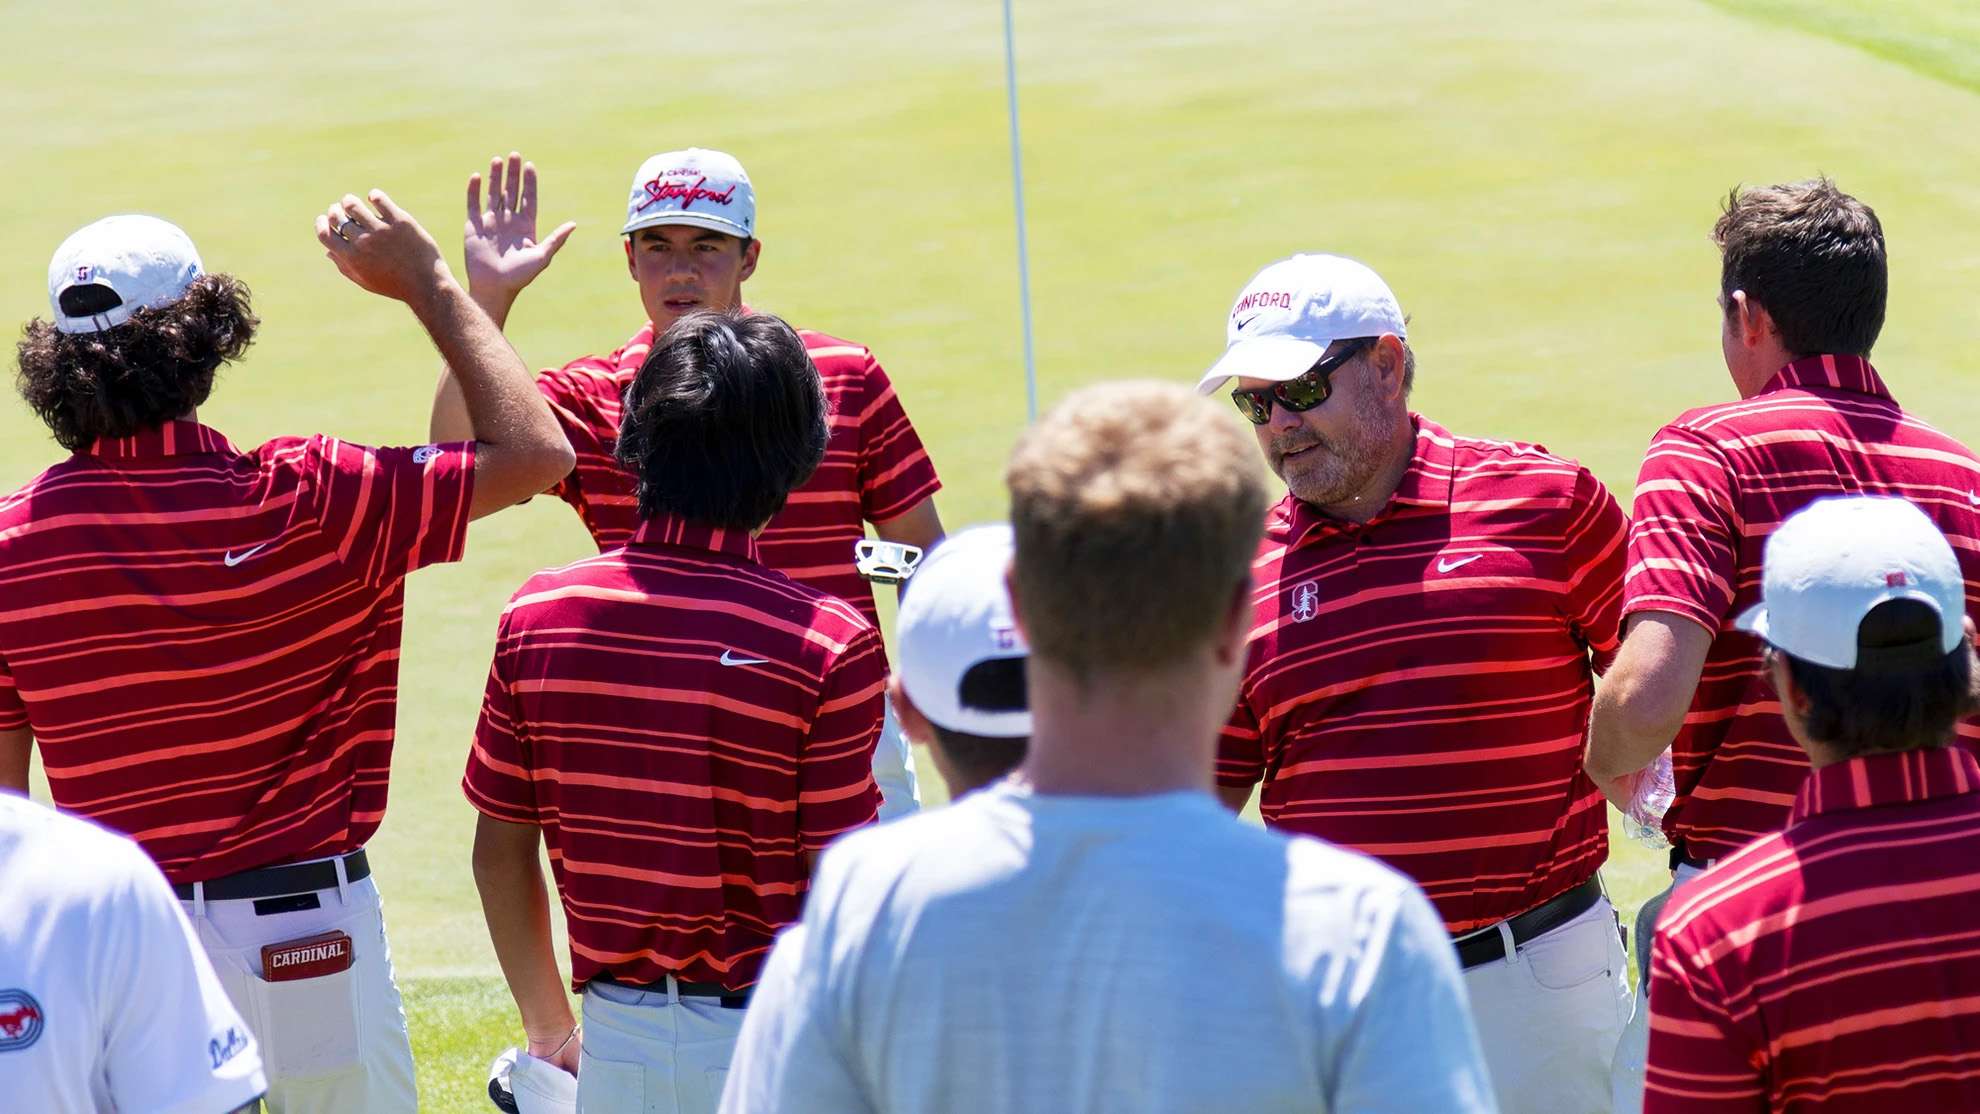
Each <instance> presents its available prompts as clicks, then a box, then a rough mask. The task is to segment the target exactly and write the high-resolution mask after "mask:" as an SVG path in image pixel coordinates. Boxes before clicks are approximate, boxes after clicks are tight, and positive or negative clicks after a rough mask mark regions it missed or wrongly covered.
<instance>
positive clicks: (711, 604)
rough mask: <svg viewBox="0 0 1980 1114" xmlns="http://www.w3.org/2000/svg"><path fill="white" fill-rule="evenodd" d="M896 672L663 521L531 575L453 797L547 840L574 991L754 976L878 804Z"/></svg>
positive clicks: (830, 613)
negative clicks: (820, 871)
mask: <svg viewBox="0 0 1980 1114" xmlns="http://www.w3.org/2000/svg"><path fill="white" fill-rule="evenodd" d="M886 673H887V663H886V659H885V658H884V657H883V656H882V654H881V649H880V636H879V634H878V633H877V632H876V631H875V630H874V628H873V627H872V626H871V625H869V624H868V623H867V622H866V621H865V620H864V619H863V618H861V617H860V615H859V613H858V612H857V611H855V610H853V608H852V607H851V606H850V605H848V604H847V603H845V602H844V601H842V600H838V599H834V598H833V597H831V596H828V595H826V594H825V593H823V592H820V591H818V590H817V589H815V588H811V587H809V586H807V585H803V584H798V583H796V582H794V581H792V580H791V579H789V578H788V577H786V576H784V575H783V574H782V573H779V572H774V571H772V570H770V569H766V568H764V567H763V566H762V565H761V564H760V563H759V560H758V557H757V553H756V547H755V546H754V545H753V544H752V543H751V541H750V538H749V535H748V534H747V533H746V532H744V531H739V530H719V529H713V528H710V527H706V526H697V525H694V524H692V523H688V522H684V521H682V520H680V519H676V518H670V517H663V518H657V519H653V520H650V521H648V522H646V523H645V524H644V525H642V526H641V527H640V528H639V530H638V531H637V532H636V533H635V534H634V535H633V537H632V540H631V541H630V542H629V543H628V544H627V545H626V546H625V548H623V549H614V550H610V551H608V552H606V553H604V554H603V555H601V556H598V557H593V558H588V559H586V560H583V561H579V562H577V563H576V564H573V565H567V566H565V567H564V568H561V569H551V570H548V571H546V572H542V573H539V574H537V575H536V576H535V577H533V578H531V579H530V581H529V582H528V583H526V584H524V585H523V587H522V590H521V591H519V592H517V593H516V595H515V598H514V599H513V600H511V601H510V603H509V608H508V610H507V611H506V612H504V613H503V615H502V622H501V629H500V632H499V634H498V635H497V638H496V643H495V664H494V666H493V668H492V669H491V670H490V671H489V677H488V691H487V697H486V700H485V701H484V703H483V705H482V711H481V723H480V726H479V727H478V728H477V729H476V732H475V740H474V749H473V752H472V753H471V754H470V755H469V757H468V764H467V775H466V777H465V778H464V779H463V781H462V786H463V788H464V789H465V790H466V792H467V797H468V800H469V801H471V802H472V803H473V804H474V806H475V807H476V808H477V809H480V810H481V811H482V812H484V813H486V814H487V815H489V816H491V817H493V818H495V819H497V820H503V821H507V822H509V823H512V824H531V825H536V826H539V827H541V828H542V829H543V835H544V841H545V842H546V843H547V844H549V848H550V865H551V868H552V870H553V871H554V872H555V874H556V877H557V889H558V892H559V893H561V894H562V895H563V901H564V912H565V914H566V915H567V918H568V920H569V923H570V943H571V981H572V985H573V986H582V985H583V984H584V983H586V982H589V981H590V980H592V979H594V978H597V977H599V976H602V975H609V976H612V977H614V978H616V979H619V980H622V981H626V982H639V983H645V982H657V981H659V980H660V979H661V978H662V977H664V976H665V975H667V974H669V973H672V974H673V975H674V976H675V977H677V978H680V979H684V980H686V981H689V982H712V983H721V984H722V985H724V986H727V987H729V988H730V989H732V990H741V989H743V988H745V987H747V986H750V985H751V984H753V983H754V982H755V981H756V973H757V969H758V968H759V967H760V966H761V965H762V962H763V957H764V955H765V954H766V953H767V952H768V951H769V949H770V944H771V941H772V939H773V938H774V937H775V936H776V934H777V931H778V930H779V929H781V928H783V927H784V926H785V925H788V924H790V923H792V922H793V921H795V920H797V918H798V911H799V909H800V907H801V906H802V904H803V902H804V894H805V890H806V888H807V886H808V885H809V884H810V877H811V869H810V863H809V859H810V857H811V856H812V855H814V854H815V853H817V852H818V851H819V850H821V849H822V848H824V846H825V845H826V844H827V843H829V842H830V841H831V840H832V839H833V837H835V836H838V835H839V834H841V833H843V832H845V831H847V830H849V829H852V828H856V827H858V826H860V825H862V824H866V823H869V822H871V821H872V820H873V818H874V816H875V813H876V812H877V810H878V809H879V805H880V792H879V789H878V788H877V787H875V785H874V783H873V769H872V767H873V747H874V744H875V742H876V741H878V739H879V737H880V719H881V701H882V695H881V694H882V690H883V689H884V687H885V682H886Z"/></svg>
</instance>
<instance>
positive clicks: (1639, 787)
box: [1623, 749, 1677, 851]
mask: <svg viewBox="0 0 1980 1114" xmlns="http://www.w3.org/2000/svg"><path fill="white" fill-rule="evenodd" d="M1676 796H1677V779H1676V776H1675V775H1674V774H1673V773H1672V772H1671V752H1670V751H1669V750H1668V749H1666V750H1665V751H1664V753H1662V754H1660V755H1658V756H1657V760H1656V761H1655V762H1652V763H1650V765H1649V767H1648V768H1647V769H1645V770H1644V771H1643V772H1642V774H1640V775H1638V776H1637V779H1636V788H1635V790H1634V791H1633V792H1632V793H1631V794H1630V798H1629V809H1628V810H1627V811H1626V812H1625V813H1624V814H1623V831H1625V832H1627V833H1629V838H1631V839H1633V840H1635V841H1636V842H1638V843H1641V844H1642V845H1644V846H1645V847H1648V848H1650V849H1651V850H1654V851H1662V850H1664V849H1665V848H1667V847H1669V846H1670V845H1671V841H1670V840H1669V839H1667V838H1665V836H1664V812H1665V811H1666V810H1668V809H1669V808H1670V807H1671V799H1672V798H1673V797H1676Z"/></svg>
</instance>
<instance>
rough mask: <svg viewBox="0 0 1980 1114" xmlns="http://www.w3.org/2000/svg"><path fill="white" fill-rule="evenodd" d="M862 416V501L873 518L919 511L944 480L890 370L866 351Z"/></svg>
mask: <svg viewBox="0 0 1980 1114" xmlns="http://www.w3.org/2000/svg"><path fill="white" fill-rule="evenodd" d="M861 382H862V383H864V384H865V390H864V392H863V393H862V394H861V396H860V397H861V410H860V415H859V504H860V513H861V516H862V517H864V518H865V519H866V521H868V522H885V521H887V520H888V519H890V518H898V517H900V516H901V515H904V514H906V513H907V512H909V511H911V510H913V509H914V508H915V507H916V505H918V504H919V503H920V502H921V501H922V500H923V499H926V498H928V497H929V496H930V495H933V494H935V492H937V491H938V490H940V489H941V487H942V481H941V480H939V479H937V478H936V476H935V464H934V462H933V461H931V460H929V459H928V450H927V449H925V448H923V447H922V444H921V437H920V435H918V434H916V433H915V431H914V423H912V422H910V421H908V416H907V411H906V410H905V409H903V408H902V406H901V400H900V396H899V395H897V394H895V393H894V384H893V381H892V380H890V379H888V378H887V372H886V369H884V368H882V367H881V366H880V362H879V361H878V360H875V359H874V358H873V354H872V353H870V352H869V353H867V355H866V372H865V374H864V375H863V376H861Z"/></svg>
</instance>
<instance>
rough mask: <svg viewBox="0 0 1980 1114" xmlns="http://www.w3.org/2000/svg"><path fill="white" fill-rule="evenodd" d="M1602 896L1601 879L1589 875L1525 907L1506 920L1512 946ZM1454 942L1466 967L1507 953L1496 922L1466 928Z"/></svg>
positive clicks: (1554, 925) (1576, 914)
mask: <svg viewBox="0 0 1980 1114" xmlns="http://www.w3.org/2000/svg"><path fill="white" fill-rule="evenodd" d="M1600 900H1602V883H1601V882H1599V881H1597V880H1595V879H1594V878H1590V879H1589V880H1588V881H1586V882H1583V883H1582V884H1581V885H1579V886H1576V887H1575V888H1573V889H1571V890H1569V891H1568V892H1566V893H1564V894H1562V895H1560V896H1559V897H1556V898H1554V899H1553V900H1551V901H1545V902H1542V903H1540V904H1539V905H1536V906H1534V907H1533V908H1531V909H1528V910H1527V911H1526V912H1524V913H1521V914H1520V915H1519V916H1517V917H1514V918H1512V919H1511V920H1509V921H1506V922H1505V924H1506V926H1507V927H1508V928H1510V929H1512V938H1513V947H1514V948H1515V949H1517V948H1518V947H1519V946H1520V945H1522V944H1525V943H1526V942H1527V941H1529V940H1531V939H1533V938H1534V937H1536V936H1544V935H1546V934H1547V933H1549V932H1552V931H1553V930H1555V929H1557V928H1559V927H1561V926H1562V925H1564V924H1566V923H1568V922H1569V921H1571V920H1573V919H1575V918H1576V917H1579V916H1580V915H1582V914H1583V913H1586V912H1588V911H1589V910H1590V909H1593V908H1595V903H1596V902H1598V901H1600ZM1451 943H1452V944H1454V945H1456V946H1457V954H1458V966H1460V967H1463V968H1464V969H1465V970H1467V971H1469V970H1471V969H1472V968H1473V967H1479V966H1482V965H1484V964H1487V963H1490V962H1492V961H1493V960H1497V959H1504V958H1505V957H1506V942H1505V938H1504V937H1502V936H1500V935H1499V926H1498V925H1496V924H1494V925H1487V926H1485V927H1484V928H1481V929H1479V930H1478V931H1476V932H1467V933H1465V934H1464V935H1463V936H1459V937H1457V938H1456V939H1454V940H1452V941H1451Z"/></svg>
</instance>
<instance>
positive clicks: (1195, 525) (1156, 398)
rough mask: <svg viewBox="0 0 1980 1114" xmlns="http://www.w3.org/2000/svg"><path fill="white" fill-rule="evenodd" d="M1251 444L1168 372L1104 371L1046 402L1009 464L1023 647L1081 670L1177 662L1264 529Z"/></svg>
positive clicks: (1197, 639) (1207, 625)
mask: <svg viewBox="0 0 1980 1114" xmlns="http://www.w3.org/2000/svg"><path fill="white" fill-rule="evenodd" d="M1257 451H1258V450H1257V447H1256V446H1255V445H1254V444H1253V443H1252V438H1250V437H1247V436H1246V435H1245V434H1244V432H1243V431H1241V430H1240V429H1239V428H1238V426H1237V423H1235V422H1233V421H1230V420H1228V419H1227V418H1226V417H1225V416H1224V415H1222V414H1221V413H1219V412H1218V411H1217V410H1216V408H1215V407H1213V406H1212V405H1211V404H1210V403H1208V402H1206V401H1205V400H1203V399H1201V398H1199V397H1197V396H1196V395H1195V394H1193V393H1192V392H1190V391H1188V390H1185V389H1184V388H1182V387H1179V386H1175V385H1172V384H1165V383H1154V382H1130V383H1108V384H1103V385H1101V386H1097V387H1088V388H1086V389H1084V390H1081V391H1078V392H1076V393H1074V394H1073V395H1071V396H1070V397H1068V398H1067V399H1066V400H1065V401H1063V402H1061V403H1060V404H1059V405H1058V406H1056V407H1054V408H1053V410H1052V411H1051V413H1049V414H1047V415H1046V416H1045V417H1044V418H1043V419H1042V420H1040V421H1039V423H1038V424H1037V425H1036V426H1034V427H1033V428H1032V429H1031V430H1029V431H1028V432H1027V433H1026V434H1025V435H1024V436H1023V437H1022V438H1020V439H1019V441H1018V444H1017V448H1016V449H1014V450H1013V451H1012V453H1011V461H1010V465H1009V467H1008V468H1007V469H1006V471H1005V473H1004V482H1005V483H1006V484H1007V485H1008V486H1009V488H1010V492H1011V525H1012V528H1013V530H1014V531H1015V533H1016V541H1017V554H1016V557H1015V559H1014V561H1013V566H1012V567H1013V576H1012V579H1013V581H1014V584H1015V586H1016V589H1017V594H1018V598H1019V605H1020V607H1021V608H1022V611H1023V615H1024V625H1025V634H1026V637H1027V640H1028V641H1029V642H1030V644H1031V652H1032V654H1033V655H1034V656H1035V657H1037V658H1040V659H1045V660H1048V661H1051V662H1054V663H1057V664H1059V665H1061V666H1063V667H1065V668H1067V669H1069V670H1071V671H1072V672H1073V673H1074V674H1075V675H1076V676H1080V677H1086V676H1090V675H1092V674H1095V673H1110V672H1117V671H1132V670H1147V669H1151V668H1157V667H1160V666H1164V665H1170V664H1174V663H1176V662H1179V661H1181V660H1182V659H1184V658H1185V657H1186V656H1187V655H1188V654H1189V653H1191V652H1192V651H1194V650H1196V649H1197V648H1199V647H1201V646H1202V645H1203V644H1204V643H1205V642H1207V641H1208V640H1209V639H1210V638H1211V637H1212V636H1213V635H1214V634H1215V632H1216V629H1217V625H1218V623H1219V622H1221V621H1222V620H1223V619H1224V617H1225V616H1226V615H1227V614H1228V613H1229V609H1230V607H1231V604H1232V602H1233V600H1234V599H1235V598H1236V597H1237V593H1239V592H1240V591H1242V590H1243V588H1244V586H1245V585H1246V584H1248V583H1249V578H1250V573H1251V562H1252V558H1253V556H1254V555H1255V554H1256V552H1257V549H1258V539H1259V536H1260V534H1261V533H1262V532H1263V529H1264V515H1265V507H1266V503H1267V495H1266V492H1265V485H1264V482H1263V480H1262V478H1261V476H1260V475H1259V471H1258V463H1257Z"/></svg>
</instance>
